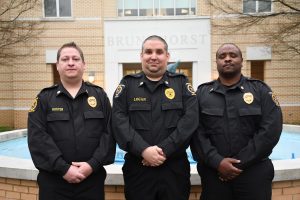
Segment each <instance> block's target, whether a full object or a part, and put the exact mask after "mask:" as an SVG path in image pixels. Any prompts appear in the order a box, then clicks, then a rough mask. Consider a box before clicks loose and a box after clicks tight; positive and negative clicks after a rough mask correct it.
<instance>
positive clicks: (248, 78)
mask: <svg viewBox="0 0 300 200" xmlns="http://www.w3.org/2000/svg"><path fill="white" fill-rule="evenodd" d="M245 79H246V80H247V81H251V82H259V83H262V84H263V85H265V86H267V87H269V86H268V84H266V83H265V82H263V81H262V80H259V79H255V78H251V77H246V76H245Z"/></svg>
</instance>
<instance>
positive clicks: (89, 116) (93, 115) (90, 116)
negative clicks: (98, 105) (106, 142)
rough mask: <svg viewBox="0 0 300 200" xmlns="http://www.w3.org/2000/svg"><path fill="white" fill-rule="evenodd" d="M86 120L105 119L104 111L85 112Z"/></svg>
mask: <svg viewBox="0 0 300 200" xmlns="http://www.w3.org/2000/svg"><path fill="white" fill-rule="evenodd" d="M84 118H85V119H94V118H96V119H97V118H104V114H103V112H102V111H98V110H93V111H86V112H84Z"/></svg>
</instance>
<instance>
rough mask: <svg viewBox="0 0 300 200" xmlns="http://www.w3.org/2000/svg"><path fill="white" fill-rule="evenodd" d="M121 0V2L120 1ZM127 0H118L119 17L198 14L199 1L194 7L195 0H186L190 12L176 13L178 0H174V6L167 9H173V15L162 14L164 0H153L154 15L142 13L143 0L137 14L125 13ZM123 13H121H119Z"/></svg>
mask: <svg viewBox="0 0 300 200" xmlns="http://www.w3.org/2000/svg"><path fill="white" fill-rule="evenodd" d="M119 1H120V2H119ZM125 1H126V0H118V3H117V8H116V10H117V17H170V16H176V17H178V16H196V12H197V3H196V4H195V7H192V5H193V3H192V1H193V0H186V1H187V2H188V5H189V8H188V14H186V15H185V14H181V15H180V14H176V0H172V7H170V8H167V9H173V13H174V14H173V15H162V12H161V1H163V0H152V15H151V16H150V15H140V13H141V12H140V10H141V8H140V1H142V0H138V8H137V12H136V13H137V15H125ZM119 5H121V6H122V8H121V9H120V8H119ZM155 6H158V7H157V8H156V7H155ZM156 9H158V12H156ZM193 10H194V13H193V14H192V11H193ZM119 14H121V15H119Z"/></svg>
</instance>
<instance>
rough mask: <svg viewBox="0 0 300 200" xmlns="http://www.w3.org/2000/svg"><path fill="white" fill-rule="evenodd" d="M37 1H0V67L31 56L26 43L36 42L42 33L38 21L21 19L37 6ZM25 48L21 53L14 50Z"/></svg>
mask: <svg viewBox="0 0 300 200" xmlns="http://www.w3.org/2000/svg"><path fill="white" fill-rule="evenodd" d="M39 5H40V4H39V0H10V1H2V2H1V6H0V65H4V66H11V65H13V64H14V60H16V59H17V58H20V57H25V56H29V55H32V52H33V51H32V48H29V45H28V43H29V42H31V41H33V40H36V39H37V38H38V35H39V34H40V33H41V32H42V31H43V25H42V23H41V22H40V21H33V20H31V21H30V20H23V19H22V17H24V16H26V15H27V16H28V14H29V13H30V12H31V11H32V10H33V9H35V7H36V6H39ZM19 44H22V45H23V46H27V47H28V48H26V49H25V50H23V51H19V50H18V49H19V48H16V46H17V45H19Z"/></svg>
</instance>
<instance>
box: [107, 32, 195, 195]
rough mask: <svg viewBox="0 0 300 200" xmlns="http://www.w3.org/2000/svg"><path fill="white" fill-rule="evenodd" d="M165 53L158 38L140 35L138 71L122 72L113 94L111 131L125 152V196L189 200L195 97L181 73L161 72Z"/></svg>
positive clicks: (166, 55) (165, 60) (165, 64)
mask: <svg viewBox="0 0 300 200" xmlns="http://www.w3.org/2000/svg"><path fill="white" fill-rule="evenodd" d="M169 57H170V55H169V52H168V45H167V43H166V41H165V40H164V39H163V38H161V37H160V36H157V35H152V36H150V37H148V38H146V39H145V40H144V42H143V45H142V52H141V54H140V58H141V63H142V72H141V73H138V74H133V75H127V76H125V77H124V78H123V79H122V80H121V83H120V84H119V86H118V87H117V89H116V91H115V93H114V97H113V109H112V124H113V129H114V135H115V138H116V140H117V143H118V144H119V146H120V148H121V149H123V150H125V151H126V152H127V153H126V155H125V163H124V166H123V168H122V170H123V176H124V182H125V197H126V199H127V200H141V199H144V200H174V199H176V200H188V199H189V193H190V163H189V161H188V158H187V154H186V148H187V147H188V145H189V141H190V138H191V136H192V134H193V132H194V131H195V130H196V128H197V126H198V107H197V99H196V96H195V92H194V90H193V88H192V86H191V84H190V83H189V82H188V80H187V78H186V76H184V75H183V74H178V73H172V72H168V71H167V64H168V60H169Z"/></svg>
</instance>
